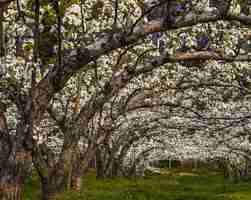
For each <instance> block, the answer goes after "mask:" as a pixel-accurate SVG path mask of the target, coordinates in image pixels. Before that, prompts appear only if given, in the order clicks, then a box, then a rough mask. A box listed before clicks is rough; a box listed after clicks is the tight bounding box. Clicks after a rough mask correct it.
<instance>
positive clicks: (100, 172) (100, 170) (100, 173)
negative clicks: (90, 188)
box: [96, 148, 105, 179]
mask: <svg viewBox="0 0 251 200" xmlns="http://www.w3.org/2000/svg"><path fill="white" fill-rule="evenodd" d="M96 169H97V170H96V171H97V179H104V178H105V170H104V161H103V159H102V155H101V150H100V149H99V148H98V149H97V151H96Z"/></svg>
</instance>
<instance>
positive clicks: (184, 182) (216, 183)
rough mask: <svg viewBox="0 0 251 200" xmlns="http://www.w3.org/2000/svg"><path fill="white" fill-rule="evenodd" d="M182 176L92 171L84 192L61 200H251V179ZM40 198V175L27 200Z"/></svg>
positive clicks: (30, 185)
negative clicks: (133, 176) (102, 176)
mask: <svg viewBox="0 0 251 200" xmlns="http://www.w3.org/2000/svg"><path fill="white" fill-rule="evenodd" d="M190 173H191V175H193V174H194V175H195V176H189V174H185V175H182V176H181V175H179V173H178V171H177V170H174V171H173V172H172V173H171V174H169V175H148V176H146V177H145V178H142V179H137V180H128V179H123V178H117V179H113V180H96V178H95V173H94V172H90V173H89V174H88V175H87V176H86V177H85V178H84V184H83V190H82V191H81V192H80V193H76V192H73V191H68V192H65V193H64V194H62V196H61V197H60V198H59V199H60V200H251V181H249V182H241V183H233V182H229V181H225V180H224V179H223V178H222V176H221V175H220V174H217V173H210V172H205V171H197V172H190ZM38 198H39V184H38V180H37V178H32V179H31V180H29V181H28V182H27V184H26V187H25V190H24V200H29V199H32V200H36V199H38Z"/></svg>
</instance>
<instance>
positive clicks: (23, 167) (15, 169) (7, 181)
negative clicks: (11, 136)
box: [0, 152, 31, 200]
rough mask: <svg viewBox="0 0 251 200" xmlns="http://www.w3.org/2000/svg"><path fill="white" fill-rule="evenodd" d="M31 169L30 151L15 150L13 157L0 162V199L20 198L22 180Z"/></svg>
mask: <svg viewBox="0 0 251 200" xmlns="http://www.w3.org/2000/svg"><path fill="white" fill-rule="evenodd" d="M30 169H31V153H29V152H16V157H15V159H11V158H10V159H9V160H8V161H6V162H5V163H1V169H0V199H1V200H20V199H21V191H22V186H23V184H24V181H25V179H26V177H27V176H28V174H29V173H30Z"/></svg>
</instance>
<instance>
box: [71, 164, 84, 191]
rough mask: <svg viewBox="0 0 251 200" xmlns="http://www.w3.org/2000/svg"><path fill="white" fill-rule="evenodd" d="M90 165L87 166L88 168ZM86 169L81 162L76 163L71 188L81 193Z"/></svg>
mask: <svg viewBox="0 0 251 200" xmlns="http://www.w3.org/2000/svg"><path fill="white" fill-rule="evenodd" d="M87 167H88V165H87V164H86V168H87ZM83 170H84V167H81V166H80V162H78V163H74V168H73V170H72V174H71V188H72V189H73V190H75V191H77V192H79V191H80V190H81V188H82V178H83V175H84V171H83Z"/></svg>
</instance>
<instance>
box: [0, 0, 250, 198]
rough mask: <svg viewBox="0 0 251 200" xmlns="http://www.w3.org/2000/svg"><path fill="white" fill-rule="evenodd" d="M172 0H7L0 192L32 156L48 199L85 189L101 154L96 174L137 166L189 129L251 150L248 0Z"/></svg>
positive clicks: (15, 182)
mask: <svg viewBox="0 0 251 200" xmlns="http://www.w3.org/2000/svg"><path fill="white" fill-rule="evenodd" d="M170 2H171V1H159V2H155V4H151V6H150V7H147V10H146V9H145V8H146V6H145V3H146V2H144V1H140V0H138V1H136V0H131V1H118V0H115V1H110V0H107V1H102V0H97V1H94V0H90V1H88V0H83V1H77V0H76V1H75V0H72V1H63V0H61V1H39V0H34V1H32V0H25V1H24V0H23V1H21V0H17V1H11V0H6V1H5V0H3V1H0V14H1V15H0V20H1V21H0V22H1V26H0V35H1V47H0V48H1V65H0V76H1V79H0V95H1V99H0V166H1V167H0V197H1V199H4V200H16V199H20V198H21V190H22V187H23V184H24V183H25V181H26V180H27V178H29V176H30V175H31V170H32V166H34V167H35V169H36V170H37V172H38V174H39V176H40V179H41V190H42V198H43V199H54V198H55V197H56V195H57V194H58V193H60V192H62V191H64V190H65V189H66V188H72V189H75V190H80V188H81V187H82V183H81V180H82V178H83V176H84V175H85V172H86V170H87V169H88V163H89V162H90V160H92V159H93V158H94V157H96V159H97V165H98V166H97V167H98V176H99V177H103V178H104V177H113V176H117V175H123V176H132V175H134V174H135V172H140V171H142V167H144V166H145V164H144V163H145V160H147V158H151V155H156V156H157V155H159V156H161V155H163V153H167V152H169V153H170V152H172V153H173V154H179V153H180V152H179V150H181V149H180V148H174V147H173V146H175V142H172V143H171V142H170V141H172V140H173V141H178V139H177V138H179V137H183V136H186V137H187V138H190V139H191V138H194V136H195V135H196V137H198V138H199V139H197V140H195V142H194V143H193V144H194V145H196V143H198V141H201V140H205V138H207V140H208V141H210V142H209V145H212V143H213V145H214V146H220V145H226V143H227V144H228V145H230V144H231V142H230V141H234V139H237V140H236V141H238V143H240V145H237V146H235V148H237V149H239V150H241V152H244V151H243V145H242V143H241V142H240V141H241V140H243V141H245V142H247V141H248V142H249V135H250V134H249V120H250V116H251V115H250V111H249V108H250V105H249V104H250V103H249V94H250V92H249V89H250V69H249V62H250V55H249V53H250V44H249V43H250V41H251V32H250V30H249V29H250V28H249V26H250V25H251V16H250V15H249V14H250V13H249V10H248V11H247V10H244V11H243V6H244V5H245V6H246V7H248V5H249V4H248V3H249V1H245V2H244V1H243V2H244V3H243V2H242V1H241V2H240V1H234V0H232V1H226V2H228V3H229V4H228V6H227V9H225V12H223V13H222V12H219V10H217V9H219V8H217V7H216V6H215V5H214V4H213V5H211V4H210V5H209V4H207V3H209V2H208V1H205V2H204V1H189V2H187V1H177V2H176V1H175V2H176V3H175V4H174V5H172V4H171V3H170ZM170 5H172V6H174V7H173V9H174V10H175V11H176V12H167V13H166V12H164V13H163V12H161V13H162V14H163V15H161V16H160V15H159V9H161V10H163V9H164V10H166V6H170ZM181 8H182V12H181V11H180V9H181ZM154 13H158V15H157V17H156V16H152V15H153V14H154ZM150 14H151V17H150V18H149V16H150ZM144 18H146V20H145V19H144ZM149 20H150V21H149ZM160 32H161V34H160ZM156 33H157V34H156ZM160 44H162V45H160ZM192 136H193V137H192ZM200 136H203V137H200ZM226 141H227V142H226ZM236 141H234V142H233V144H235V143H236ZM213 145H212V146H213ZM230 146H231V145H230ZM215 148H216V147H215ZM231 148H232V146H231ZM244 150H245V151H246V150H247V151H248V150H249V146H247V148H245V149H244ZM152 152H155V153H156V152H157V154H152ZM245 155H246V154H245ZM132 156H133V157H134V159H131V157H132Z"/></svg>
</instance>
